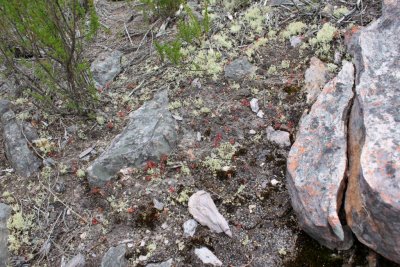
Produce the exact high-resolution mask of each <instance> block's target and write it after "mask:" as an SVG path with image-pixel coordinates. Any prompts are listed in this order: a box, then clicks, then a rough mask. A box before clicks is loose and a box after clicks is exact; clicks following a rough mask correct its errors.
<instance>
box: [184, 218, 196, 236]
mask: <svg viewBox="0 0 400 267" xmlns="http://www.w3.org/2000/svg"><path fill="white" fill-rule="evenodd" d="M197 225H198V223H197V222H196V220H193V219H190V220H187V221H186V222H185V223H184V224H183V232H184V236H185V237H189V236H194V234H195V233H196V228H197Z"/></svg>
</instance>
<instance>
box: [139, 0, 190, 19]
mask: <svg viewBox="0 0 400 267" xmlns="http://www.w3.org/2000/svg"><path fill="white" fill-rule="evenodd" d="M140 2H141V3H142V4H144V9H143V12H144V14H145V15H148V11H149V10H150V11H151V12H152V13H153V15H154V16H162V17H164V18H167V17H171V16H174V14H175V12H176V11H178V9H179V6H180V5H181V4H183V3H184V2H185V1H184V0H140Z"/></svg>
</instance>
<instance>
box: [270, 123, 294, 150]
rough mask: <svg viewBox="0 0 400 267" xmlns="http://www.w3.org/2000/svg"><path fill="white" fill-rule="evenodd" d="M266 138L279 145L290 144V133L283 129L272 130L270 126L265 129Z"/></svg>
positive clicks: (286, 145) (285, 145)
mask: <svg viewBox="0 0 400 267" xmlns="http://www.w3.org/2000/svg"><path fill="white" fill-rule="evenodd" d="M266 132H267V139H268V140H269V141H270V142H273V143H275V144H277V145H278V146H280V147H288V146H290V134H289V133H288V132H285V131H280V130H276V131H275V130H274V128H272V127H271V126H268V127H267V129H266Z"/></svg>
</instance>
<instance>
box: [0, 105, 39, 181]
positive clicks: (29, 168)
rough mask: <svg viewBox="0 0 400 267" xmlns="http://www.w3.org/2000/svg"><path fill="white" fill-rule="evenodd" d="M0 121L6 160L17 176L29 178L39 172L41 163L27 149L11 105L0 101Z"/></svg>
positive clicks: (25, 140) (19, 124)
mask: <svg viewBox="0 0 400 267" xmlns="http://www.w3.org/2000/svg"><path fill="white" fill-rule="evenodd" d="M0 121H1V124H2V128H3V138H4V141H5V142H4V144H5V152H6V156H7V159H8V160H9V161H10V163H11V166H12V167H13V168H14V170H15V171H16V173H17V174H19V175H21V176H24V177H29V176H31V175H32V174H34V173H36V172H37V171H38V170H39V167H40V165H41V161H40V160H39V158H38V157H36V155H35V154H34V153H33V152H32V151H31V150H30V149H29V147H28V142H27V138H25V136H24V133H23V131H22V130H23V129H24V127H22V126H21V125H22V124H21V123H20V122H19V121H18V120H17V118H16V117H15V113H14V112H13V111H12V110H11V104H10V103H9V102H8V101H6V100H0Z"/></svg>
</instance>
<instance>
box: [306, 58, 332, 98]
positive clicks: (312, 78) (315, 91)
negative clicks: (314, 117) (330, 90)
mask: <svg viewBox="0 0 400 267" xmlns="http://www.w3.org/2000/svg"><path fill="white" fill-rule="evenodd" d="M328 79H329V76H328V69H327V67H326V66H325V64H324V63H323V62H322V61H321V60H319V59H318V58H316V57H312V58H311V60H310V67H309V68H308V69H307V70H306V72H305V75H304V82H305V86H304V90H305V91H306V93H307V103H308V104H312V103H313V102H314V101H315V100H316V99H317V97H318V95H319V94H320V93H321V89H322V88H323V87H324V85H325V84H326V82H327V81H328Z"/></svg>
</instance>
